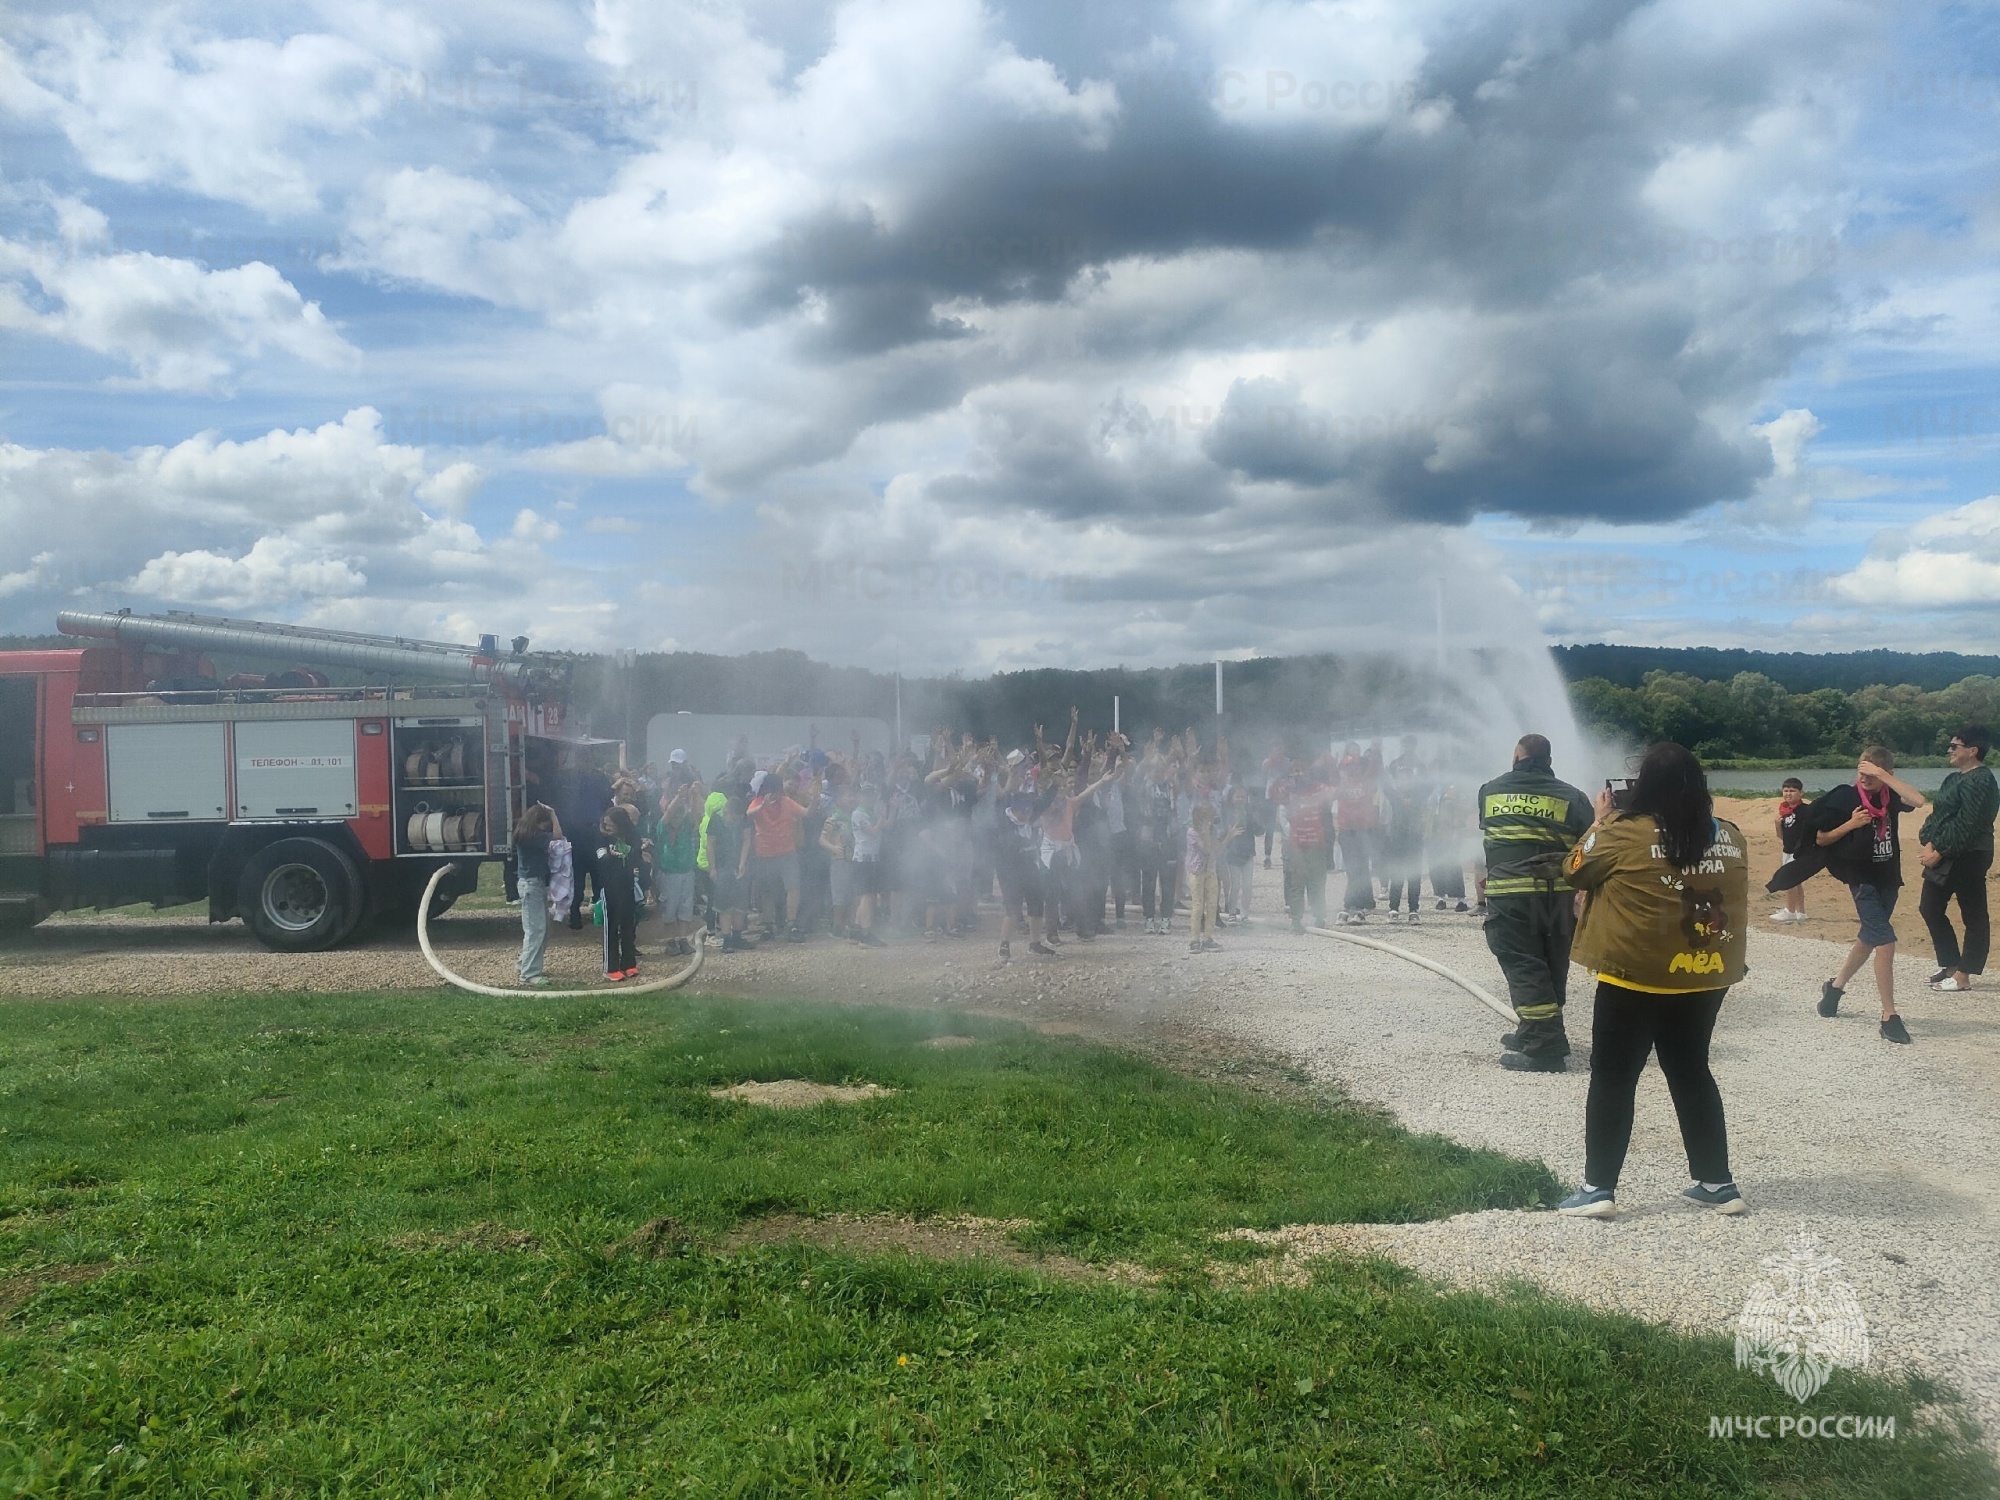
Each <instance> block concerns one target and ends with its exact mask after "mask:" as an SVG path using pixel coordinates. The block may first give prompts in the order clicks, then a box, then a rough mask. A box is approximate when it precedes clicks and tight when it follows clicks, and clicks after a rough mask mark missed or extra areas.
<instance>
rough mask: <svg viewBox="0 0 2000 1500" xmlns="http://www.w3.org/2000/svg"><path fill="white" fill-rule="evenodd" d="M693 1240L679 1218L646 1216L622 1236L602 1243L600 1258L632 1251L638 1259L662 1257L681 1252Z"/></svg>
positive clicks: (658, 1258) (692, 1242) (613, 1256)
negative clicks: (646, 1218) (607, 1242)
mask: <svg viewBox="0 0 2000 1500" xmlns="http://www.w3.org/2000/svg"><path fill="white" fill-rule="evenodd" d="M693 1244H694V1236H693V1235H692V1234H690V1233H689V1232H688V1230H687V1229H686V1227H685V1226H683V1225H682V1223H681V1221H680V1220H679V1219H674V1218H662V1219H648V1220H647V1221H646V1222H645V1223H643V1224H641V1225H640V1226H639V1227H638V1228H637V1229H635V1230H633V1231H632V1232H631V1233H630V1234H628V1235H626V1236H625V1238H624V1239H622V1240H614V1241H613V1242H612V1243H611V1244H609V1245H606V1246H605V1247H604V1258H605V1259H606V1260H616V1259H618V1257H619V1256H621V1255H633V1256H637V1257H638V1258H639V1259H640V1260H665V1259H666V1258H667V1257H668V1256H670V1255H679V1254H682V1253H683V1252H684V1251H686V1250H688V1249H690V1248H692V1246H693Z"/></svg>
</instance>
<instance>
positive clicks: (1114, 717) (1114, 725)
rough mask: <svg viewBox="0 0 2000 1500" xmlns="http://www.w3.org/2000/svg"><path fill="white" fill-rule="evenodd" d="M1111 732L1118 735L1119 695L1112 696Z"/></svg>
mask: <svg viewBox="0 0 2000 1500" xmlns="http://www.w3.org/2000/svg"><path fill="white" fill-rule="evenodd" d="M1111 732H1112V733H1113V734H1116V733H1118V695H1117V694H1116V693H1113V694H1112V695H1111Z"/></svg>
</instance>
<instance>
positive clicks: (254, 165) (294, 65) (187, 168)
mask: <svg viewBox="0 0 2000 1500" xmlns="http://www.w3.org/2000/svg"><path fill="white" fill-rule="evenodd" d="M24 30H25V31H26V35H25V36H20V35H17V39H16V41H15V42H14V43H7V42H0V109H5V110H6V111H7V112H8V113H10V114H13V115H15V116H17V117H20V118H24V119H31V120H43V121H47V122H49V123H51V124H53V125H54V126H56V127H57V128H58V129H60V130H61V131H62V133H63V134H64V136H65V137H67V139H68V141H69V143H70V145H71V146H72V148H74V150H75V151H76V153H77V154H78V156H79V157H81V158H82V160H83V161H84V162H85V164H87V165H88V166H89V168H90V170H91V171H92V172H94V173H96V174H97V175H99V176H100V177H106V178H110V179H112V180H114V181H117V182H128V183H163V184H167V185H171V186H175V187H185V188H188V189H190V190H192V191H194V192H197V193H200V194H202V195H204V196H206V197H210V198H219V199H226V200H228V201H231V202H235V203H242V204H246V205H248V206H249V207H251V208H254V209H257V210H259V211H261V212H266V213H273V214H275V213H280V212H296V211H300V210H309V209H312V208H315V207H317V206H318V204H319V190H318V187H317V185H316V183H315V182H314V180H313V175H312V173H311V171H310V170H309V168H308V166H307V164H306V162H305V161H304V160H303V159H302V156H301V141H302V138H303V137H304V136H305V135H306V134H308V133H314V134H327V133H331V134H335V135H345V134H350V133H353V132H357V131H359V130H361V129H363V128H364V127H365V126H366V125H367V123H368V122H369V121H370V120H371V119H373V118H374V117H376V116H377V115H379V114H380V113H381V112H382V109H383V107H384V104H385V101H386V95H387V90H388V87H389V83H390V79H391V74H390V72H389V70H388V66H387V60H385V58H384V57H382V56H381V55H380V54H378V53H377V52H375V51H373V50H371V49H369V48H367V47H364V46H361V45H359V44H358V43H356V42H355V41H353V40H350V39H348V38H346V37H341V36H336V35H331V34H327V33H324V32H307V33H300V34H298V35H294V36H290V37H286V38H285V39H283V40H282V41H272V40H267V39H265V38H262V37H250V36H217V35H214V34H212V33H205V32H203V31H201V30H199V29H197V28H195V27H193V26H190V25H188V24H186V23H185V22H183V21H182V20H181V19H180V18H179V17H178V16H176V15H174V14H173V13H161V14H160V15H159V16H157V17H156V18H155V19H154V20H152V21H151V22H149V23H148V22H142V23H141V24H138V25H135V26H131V27H119V28H117V29H116V30H115V32H114V31H111V30H107V29H106V28H105V27H104V26H102V25H101V24H100V23H98V22H97V21H96V20H93V19H91V18H89V17H86V16H83V15H81V14H75V13H72V14H70V15H67V16H59V17H53V18H50V19H47V20H45V21H43V22H41V23H40V24H38V25H35V26H33V27H30V28H24ZM389 35H390V36H391V37H393V35H394V33H393V32H390V33H389Z"/></svg>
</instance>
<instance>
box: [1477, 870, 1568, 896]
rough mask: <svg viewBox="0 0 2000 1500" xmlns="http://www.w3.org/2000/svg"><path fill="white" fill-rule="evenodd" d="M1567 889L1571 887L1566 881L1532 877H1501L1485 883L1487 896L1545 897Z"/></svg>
mask: <svg viewBox="0 0 2000 1500" xmlns="http://www.w3.org/2000/svg"><path fill="white" fill-rule="evenodd" d="M1569 889H1571V886H1570V884H1569V882H1568V881H1566V880H1538V879H1536V878H1535V877H1534V876H1532V875H1503V876H1501V877H1500V878H1499V879H1497V880H1495V879H1489V880H1488V881H1487V882H1486V894H1487V895H1488V896H1546V895H1548V894H1550V893H1551V892H1553V891H1567V890H1569Z"/></svg>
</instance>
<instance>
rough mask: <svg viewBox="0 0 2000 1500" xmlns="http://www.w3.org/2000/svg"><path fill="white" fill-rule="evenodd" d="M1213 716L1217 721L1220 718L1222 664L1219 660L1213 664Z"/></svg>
mask: <svg viewBox="0 0 2000 1500" xmlns="http://www.w3.org/2000/svg"><path fill="white" fill-rule="evenodd" d="M1215 716H1216V718H1218V719H1219V718H1221V717H1222V662H1221V660H1220V659H1218V660H1217V661H1216V663H1215Z"/></svg>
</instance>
